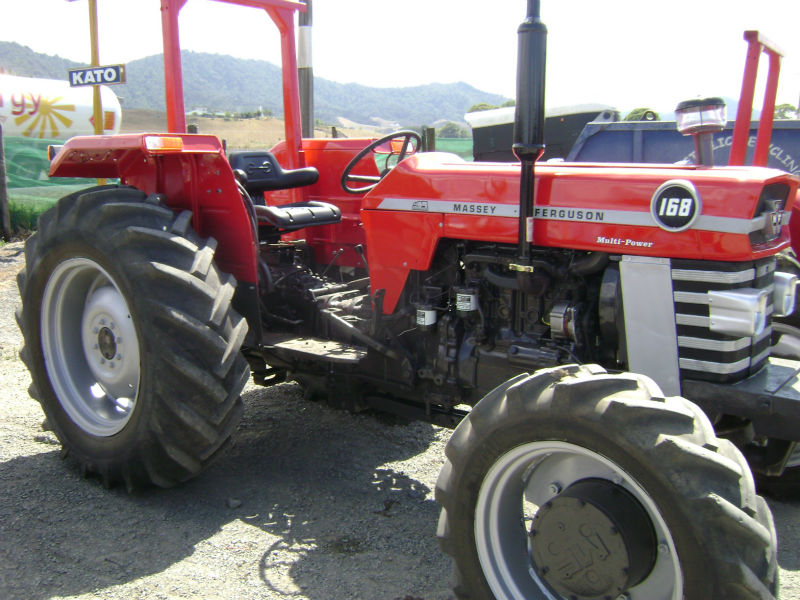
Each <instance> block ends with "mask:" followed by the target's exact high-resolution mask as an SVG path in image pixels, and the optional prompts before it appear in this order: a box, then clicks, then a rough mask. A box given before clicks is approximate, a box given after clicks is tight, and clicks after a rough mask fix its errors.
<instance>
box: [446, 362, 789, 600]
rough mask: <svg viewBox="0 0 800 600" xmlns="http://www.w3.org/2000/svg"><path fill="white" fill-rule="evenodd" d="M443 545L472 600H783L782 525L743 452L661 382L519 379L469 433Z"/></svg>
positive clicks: (494, 398) (596, 376)
mask: <svg viewBox="0 0 800 600" xmlns="http://www.w3.org/2000/svg"><path fill="white" fill-rule="evenodd" d="M446 455H447V461H446V462H445V465H444V467H443V469H442V472H441V474H440V476H439V479H438V481H437V485H436V499H437V501H438V502H439V503H440V504H441V506H442V512H441V516H440V519H439V528H438V537H439V541H440V545H441V547H442V549H443V550H444V551H445V552H447V553H448V554H450V555H451V556H452V558H453V560H454V567H455V575H456V587H455V591H456V594H457V595H458V596H459V597H460V598H469V599H472V600H478V599H480V600H490V599H493V598H494V599H496V600H512V599H515V600H521V599H526V600H531V599H534V598H541V599H575V600H589V599H592V600H594V599H606V598H613V599H617V598H629V599H631V600H636V599H642V598H647V599H648V600H659V599H662V600H666V599H669V600H680V599H682V598H704V599H715V598H719V599H723V598H724V599H726V600H731V599H739V598H773V597H774V595H775V594H776V592H777V555H776V540H775V529H774V525H773V522H772V515H771V513H770V512H769V509H768V508H767V505H766V503H765V502H764V500H763V499H762V498H761V497H759V496H757V495H756V493H755V490H754V486H753V478H752V475H751V474H750V471H749V469H748V467H747V463H746V462H745V460H744V458H743V457H742V455H741V454H740V453H739V451H738V450H737V449H736V448H735V447H734V446H733V445H732V444H730V443H729V442H727V441H726V440H720V439H717V438H716V437H715V436H714V431H713V428H712V427H711V424H710V422H709V421H708V419H707V418H706V417H705V415H704V414H703V413H702V411H701V410H700V409H699V408H698V407H696V406H695V405H693V404H691V403H689V402H688V401H686V400H684V399H682V398H678V397H672V398H664V397H663V396H662V394H661V391H660V390H659V389H658V387H657V386H656V385H655V383H653V382H652V380H650V379H648V378H646V377H641V376H637V375H633V374H621V375H609V374H607V373H606V372H605V371H604V370H603V369H602V368H600V367H598V366H596V365H589V366H577V365H569V366H565V367H559V368H554V369H546V370H542V371H538V372H537V373H535V374H534V375H532V376H529V375H521V376H519V377H517V378H515V379H513V380H511V381H509V382H507V383H506V384H504V385H502V386H500V387H499V388H497V389H495V390H494V391H492V392H490V393H489V394H488V395H487V396H486V397H485V398H484V399H483V400H481V401H480V402H479V403H478V404H477V405H476V406H475V407H474V408H473V410H472V412H471V413H470V414H469V416H468V417H467V418H466V419H465V420H464V421H462V423H460V424H459V426H458V427H457V428H456V430H455V431H454V433H453V435H452V437H451V439H450V441H449V442H448V445H447V448H446Z"/></svg>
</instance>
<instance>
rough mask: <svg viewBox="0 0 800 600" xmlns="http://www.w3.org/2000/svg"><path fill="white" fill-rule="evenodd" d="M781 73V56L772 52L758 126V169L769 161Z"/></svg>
mask: <svg viewBox="0 0 800 600" xmlns="http://www.w3.org/2000/svg"><path fill="white" fill-rule="evenodd" d="M780 71H781V56H780V54H775V53H771V52H770V53H769V73H768V75H767V87H766V91H765V92H764V106H763V107H762V109H761V121H760V122H759V124H758V139H757V140H756V149H755V151H754V152H753V164H754V165H755V166H757V167H766V166H767V160H768V159H769V142H770V139H771V138H772V121H773V120H774V118H775V97H776V96H777V95H778V75H779V74H780Z"/></svg>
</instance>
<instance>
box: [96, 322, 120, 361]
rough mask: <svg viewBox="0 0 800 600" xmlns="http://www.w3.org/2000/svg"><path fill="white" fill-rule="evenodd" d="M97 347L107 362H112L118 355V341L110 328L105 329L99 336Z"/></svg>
mask: <svg viewBox="0 0 800 600" xmlns="http://www.w3.org/2000/svg"><path fill="white" fill-rule="evenodd" d="M97 347H98V349H99V350H100V354H102V355H103V356H104V357H105V358H106V360H111V359H112V358H114V356H116V354H117V341H116V338H115V337H114V334H113V333H112V332H111V330H110V329H109V328H108V327H103V328H102V329H101V330H100V333H98V334H97Z"/></svg>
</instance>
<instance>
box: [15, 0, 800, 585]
mask: <svg viewBox="0 0 800 600" xmlns="http://www.w3.org/2000/svg"><path fill="white" fill-rule="evenodd" d="M184 1H185V0H183V1H181V0H177V1H173V0H162V8H163V22H164V33H165V63H166V65H167V75H166V78H167V100H168V105H167V106H168V112H169V119H168V122H169V128H170V130H171V133H167V134H138V135H121V136H110V137H102V136H101V137H82V138H73V139H71V140H69V141H68V142H67V143H66V145H65V146H64V147H63V148H62V149H61V150H60V151H59V152H58V154H57V155H56V156H55V158H54V161H53V163H52V167H51V175H53V176H59V177H62V176H66V177H90V178H96V177H100V178H118V179H119V181H120V184H119V185H106V186H100V187H94V188H90V189H87V190H84V191H81V192H78V193H75V194H72V195H70V196H67V197H65V198H63V199H61V200H60V201H59V202H58V203H57V205H56V206H55V207H54V208H53V209H52V210H50V211H49V212H47V213H45V214H44V215H43V216H42V217H41V219H40V221H39V228H38V232H37V233H36V234H34V235H33V236H31V237H30V238H29V240H28V242H27V244H26V267H25V270H24V271H23V272H22V273H21V274H20V276H19V288H20V295H21V297H22V307H21V310H20V312H19V315H18V316H19V323H20V326H21V328H22V331H23V334H24V337H25V347H24V349H23V350H22V358H23V359H24V361H25V363H26V364H27V366H28V367H29V369H30V371H31V375H32V379H33V385H32V387H31V394H32V395H33V396H34V397H35V398H36V399H37V400H39V402H40V403H41V404H42V407H43V409H44V412H45V413H46V415H47V417H48V419H49V422H50V424H51V425H52V427H53V429H54V431H55V433H56V435H57V436H58V438H59V439H60V441H61V443H62V444H63V448H64V453H68V454H69V455H70V456H72V457H74V459H75V460H76V461H77V463H78V464H79V465H80V466H81V468H82V469H83V470H84V471H85V472H88V473H94V474H96V475H97V476H99V477H100V478H101V479H102V480H103V481H104V482H105V483H106V484H108V485H112V484H114V483H117V482H120V483H123V484H124V485H126V486H127V487H128V488H130V489H133V488H136V487H140V486H146V485H151V484H155V485H158V486H171V485H174V484H177V483H179V482H182V481H185V480H187V479H189V478H191V477H194V476H195V475H197V474H198V473H200V472H201V471H202V470H203V469H204V468H205V467H207V466H208V465H209V464H210V463H211V462H212V461H213V460H214V458H215V457H216V456H217V455H218V454H219V453H220V451H222V450H223V449H224V448H225V446H226V445H227V444H228V442H229V440H230V439H231V436H232V435H233V433H234V431H235V430H236V426H237V422H238V420H239V417H240V415H241V412H242V404H241V399H240V392H241V390H242V388H243V387H244V385H245V383H246V382H247V381H248V377H249V375H250V374H252V377H253V379H254V381H255V382H256V383H259V384H262V385H271V384H275V383H279V382H283V381H287V380H293V381H297V382H299V383H300V384H301V385H302V386H304V387H305V388H306V389H307V390H308V391H309V393H311V394H316V395H319V396H323V397H325V398H327V399H328V400H329V401H330V402H331V403H333V404H336V405H339V406H342V407H344V408H347V409H350V410H361V409H369V408H371V409H376V410H380V411H391V412H397V413H400V414H402V415H406V416H410V417H415V418H420V419H427V420H429V421H431V422H434V423H439V424H443V425H447V426H454V427H456V429H455V431H454V432H453V434H452V437H451V439H450V442H449V444H448V446H447V451H446V454H447V459H446V461H445V464H444V467H443V469H442V472H441V475H440V477H439V480H438V483H437V486H436V498H437V500H438V501H439V502H440V503H441V506H442V512H441V517H440V520H439V527H438V536H439V539H440V542H441V546H442V548H443V550H444V551H445V552H447V553H448V554H450V555H451V556H452V557H453V560H454V563H455V573H456V578H457V581H456V586H455V589H456V592H457V594H458V595H459V597H463V598H496V599H498V600H510V599H519V598H550V599H552V598H564V599H566V598H571V599H581V600H586V599H596V598H629V599H644V598H646V599H648V600H652V599H656V598H659V599H660V598H663V599H679V598H693V599H694V598H703V599H708V598H725V599H728V600H730V599H734V598H772V597H773V596H774V595H775V594H776V589H777V578H776V577H777V561H776V542H775V529H774V526H773V523H772V516H771V514H770V512H769V509H768V508H767V505H766V503H765V502H764V500H763V499H762V498H761V497H759V496H757V495H756V492H755V488H754V483H753V477H752V474H751V471H750V467H749V466H748V462H747V460H746V458H745V456H747V458H749V460H750V466H752V467H753V468H754V469H757V470H760V471H762V472H765V473H769V474H772V475H777V474H779V473H780V472H781V469H782V468H783V466H784V465H785V464H786V462H787V460H788V459H789V456H790V454H791V452H792V450H793V448H794V444H795V441H794V440H796V439H797V432H798V431H800V413H798V411H797V409H796V408H795V407H796V403H797V401H798V398H800V395H798V392H797V391H795V389H794V388H793V387H792V382H791V381H790V380H791V379H792V377H793V375H794V373H795V368H796V366H797V364H796V363H792V362H788V361H784V362H780V361H776V360H775V359H771V358H770V332H771V325H770V324H771V320H772V317H773V316H776V315H781V314H788V313H791V312H792V309H793V304H794V287H795V283H796V281H795V279H794V277H792V276H790V275H786V274H782V273H779V272H776V258H775V257H776V254H777V253H778V252H780V251H781V250H782V249H784V248H786V247H787V246H788V245H789V233H788V227H787V226H786V221H787V220H786V219H785V218H784V217H785V215H788V214H789V211H790V210H791V205H792V202H793V199H794V198H795V196H796V194H797V189H798V179H797V178H795V177H793V176H791V175H788V174H786V173H783V172H781V171H777V170H773V169H766V168H754V167H722V168H710V167H702V166H699V167H693V166H668V165H664V166H645V165H599V164H598V165H595V164H567V163H560V164H536V159H537V158H538V157H539V156H540V154H541V151H542V149H543V147H544V144H543V140H542V136H541V132H542V124H543V107H544V92H543V90H544V53H545V37H546V29H545V28H544V26H543V25H542V23H541V21H540V20H539V16H538V15H539V2H538V1H537V0H529V2H528V13H527V18H526V20H525V21H524V22H523V24H522V25H521V26H520V30H519V40H520V51H519V64H520V67H519V75H518V97H517V106H518V110H517V122H516V143H515V151H516V153H517V156H518V157H519V159H520V162H519V163H517V164H499V163H498V164H492V163H469V162H464V161H463V160H461V159H459V158H458V157H457V156H454V155H450V154H444V153H436V152H421V151H420V147H419V146H420V139H419V136H417V134H416V133H414V132H408V131H403V132H397V133H395V134H392V135H390V136H387V137H385V138H382V139H376V140H368V139H302V137H301V135H300V129H299V118H300V110H299V99H298V91H297V87H298V86H297V75H296V72H297V71H296V62H295V43H294V29H293V22H294V21H293V19H294V13H295V12H296V11H302V10H304V5H303V4H302V3H299V2H296V1H294V0H230V1H231V2H233V3H238V4H245V5H248V6H255V7H261V8H264V9H265V10H266V11H267V12H268V13H269V15H270V16H271V17H272V19H273V20H274V21H275V23H276V24H277V25H278V27H279V29H280V31H281V35H282V48H283V75H284V98H285V118H286V141H285V142H281V143H280V144H278V145H277V146H276V147H275V148H273V149H271V150H270V151H266V150H265V151H258V152H252V151H250V152H232V153H230V154H228V155H227V156H226V154H225V152H224V151H223V148H222V146H221V144H220V142H219V140H217V139H216V138H215V137H212V136H205V135H187V134H185V133H182V132H183V130H184V121H183V104H182V99H181V80H180V59H179V56H180V55H179V49H178V36H177V14H178V10H179V8H180V7H181V6H182V5H183V4H184ZM698 116H700V115H698ZM534 168H535V173H534ZM534 198H535V200H534ZM529 373H533V374H529ZM681 394H683V395H684V396H687V397H689V398H691V399H692V400H694V401H696V402H698V403H699V404H700V406H702V409H701V408H700V407H699V406H698V405H697V404H694V403H692V402H689V401H687V400H685V399H683V398H682V397H681ZM470 407H471V408H470ZM743 453H744V454H743Z"/></svg>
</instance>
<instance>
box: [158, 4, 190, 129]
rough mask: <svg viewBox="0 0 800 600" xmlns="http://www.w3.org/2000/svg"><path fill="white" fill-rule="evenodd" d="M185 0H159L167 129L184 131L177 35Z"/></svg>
mask: <svg viewBox="0 0 800 600" xmlns="http://www.w3.org/2000/svg"><path fill="white" fill-rule="evenodd" d="M185 4H186V0H161V30H162V34H163V37H164V84H165V92H166V94H165V96H166V101H167V131H169V132H170V133H185V132H186V108H185V106H184V103H183V68H182V66H181V43H180V37H179V35H178V15H179V14H180V11H181V9H182V8H183V6H184V5H185Z"/></svg>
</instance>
